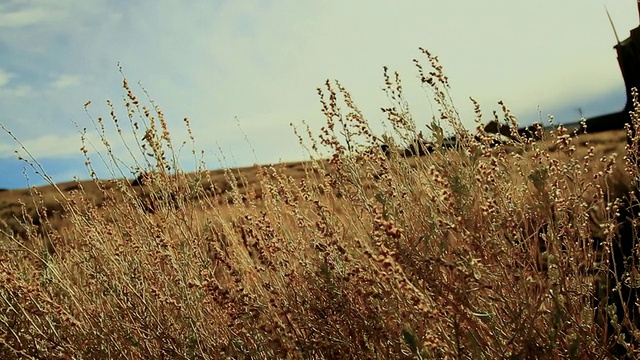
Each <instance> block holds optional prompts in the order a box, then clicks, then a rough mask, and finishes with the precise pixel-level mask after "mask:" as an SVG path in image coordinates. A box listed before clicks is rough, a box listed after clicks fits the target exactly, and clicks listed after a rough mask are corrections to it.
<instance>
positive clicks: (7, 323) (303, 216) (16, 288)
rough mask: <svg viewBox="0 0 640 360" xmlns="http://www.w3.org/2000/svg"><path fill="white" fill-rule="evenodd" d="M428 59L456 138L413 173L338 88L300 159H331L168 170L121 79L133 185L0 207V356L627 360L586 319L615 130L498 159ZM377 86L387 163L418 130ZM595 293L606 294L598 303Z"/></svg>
mask: <svg viewBox="0 0 640 360" xmlns="http://www.w3.org/2000/svg"><path fill="white" fill-rule="evenodd" d="M423 53H424V55H425V57H426V59H427V61H429V62H430V65H431V67H432V70H430V71H428V72H427V71H423V68H422V65H421V63H420V62H419V61H417V60H416V61H415V63H416V65H417V67H418V72H419V75H420V78H421V81H422V83H423V85H424V86H425V88H427V89H430V90H431V91H432V92H433V94H434V101H435V104H436V105H437V110H438V114H437V115H436V116H437V117H438V118H440V119H442V122H443V124H449V126H450V127H451V128H452V129H453V131H454V133H455V136H456V138H457V139H458V144H457V146H456V147H454V148H452V149H443V148H442V147H438V148H436V149H434V150H433V152H432V153H431V154H430V155H428V156H424V157H414V158H402V157H399V156H398V157H393V156H391V157H390V158H387V157H386V156H385V155H384V154H383V152H382V151H381V150H380V149H379V144H380V143H381V139H380V138H378V136H376V135H374V134H373V132H372V131H371V129H370V128H369V125H368V123H367V121H366V120H365V119H364V118H363V117H362V115H361V113H360V111H359V110H358V108H357V106H356V105H355V104H354V103H353V101H352V100H351V96H350V95H349V93H348V92H347V90H346V89H344V88H343V87H342V86H341V85H340V84H339V83H338V82H335V83H334V82H329V81H327V83H326V84H325V87H324V88H323V89H318V92H319V94H320V97H321V103H322V110H323V113H324V115H325V116H326V118H327V125H326V126H325V127H324V128H323V129H322V130H321V131H320V133H319V134H318V136H317V137H312V139H310V141H311V144H312V145H311V146H310V147H311V149H316V150H317V149H318V148H320V147H325V148H328V149H330V150H331V153H332V156H331V157H330V159H328V160H313V161H310V162H306V163H293V164H279V165H273V166H254V167H252V168H247V169H239V170H220V171H218V172H210V171H205V170H199V171H197V172H195V173H194V174H185V173H183V172H182V171H181V170H180V168H179V165H178V164H175V163H172V162H171V161H169V160H167V154H170V153H171V150H172V145H171V140H170V137H169V134H168V131H167V130H166V124H165V123H164V118H163V116H162V113H161V111H159V109H158V108H157V107H155V105H153V106H152V107H151V109H152V110H149V109H148V108H147V107H144V106H142V105H140V104H139V102H138V99H137V98H136V97H135V95H134V94H133V92H132V91H131V89H130V88H129V85H128V84H127V83H126V81H125V83H124V87H125V89H126V91H127V96H128V99H127V101H126V104H125V106H126V107H127V110H128V113H129V114H130V119H129V120H130V121H132V123H135V124H136V125H135V126H134V128H138V121H141V124H140V125H139V126H140V127H142V123H144V126H145V127H146V129H148V131H147V132H146V135H145V143H144V144H142V146H141V148H142V150H143V152H144V153H147V152H151V153H152V154H153V158H152V161H150V163H149V164H148V166H146V167H142V168H139V169H136V171H138V174H140V173H142V172H144V173H145V174H146V176H144V181H142V184H140V185H136V186H134V185H135V184H133V183H132V181H129V180H124V179H121V180H109V181H102V180H99V179H97V178H96V179H95V181H93V182H90V183H78V184H59V185H56V186H51V187H49V188H40V189H32V190H31V191H22V190H11V191H6V192H3V193H2V194H0V204H2V205H1V207H2V210H0V211H2V212H3V214H5V215H6V214H10V215H11V216H8V217H7V216H5V217H4V218H7V219H9V220H8V221H7V223H8V226H7V227H6V228H5V230H3V232H2V234H1V235H0V302H1V305H0V310H1V311H0V329H2V331H0V336H1V337H0V353H3V354H8V356H10V357H14V358H21V357H36V358H105V359H106V358H185V359H192V358H362V359H370V358H439V359H442V358H450V359H454V358H456V359H458V358H463V359H464V358H467V359H480V358H488V359H498V358H512V359H525V358H567V359H578V358H602V357H603V356H607V354H609V353H610V352H609V351H610V349H612V348H613V346H614V345H615V344H616V343H617V342H618V343H620V344H621V345H620V346H622V348H623V350H624V351H626V350H627V349H630V351H631V352H633V351H635V349H632V348H631V347H630V346H631V345H629V344H633V343H634V339H633V338H630V336H632V335H633V330H635V328H634V324H633V323H630V322H625V325H624V326H625V328H624V329H622V328H621V327H619V326H612V327H611V328H612V329H613V330H612V331H614V334H611V332H609V333H607V331H606V330H607V328H608V326H607V325H608V323H609V322H608V320H606V319H604V318H605V316H604V315H600V316H596V313H597V311H596V310H597V309H600V310H601V311H600V314H602V309H603V307H604V305H603V304H609V305H614V304H616V303H614V302H611V301H609V300H610V298H611V297H610V294H611V293H612V292H611V290H608V289H611V288H612V287H615V286H616V282H617V281H619V279H622V278H623V277H614V278H611V277H608V276H607V275H606V274H609V270H610V264H611V262H612V261H610V260H609V257H608V256H607V255H608V254H609V250H610V249H611V248H612V244H613V240H614V238H615V237H616V236H617V235H616V234H617V233H618V231H617V228H618V226H619V217H618V216H616V211H617V210H618V209H619V208H620V207H618V206H615V205H612V202H613V201H614V199H615V198H616V197H617V196H619V195H621V194H619V190H616V189H618V188H619V187H618V186H617V185H616V184H620V183H622V184H627V188H629V186H632V185H633V184H634V183H633V182H632V181H631V180H629V179H636V177H637V167H633V166H628V163H625V161H623V155H624V154H625V153H626V150H625V142H624V139H625V135H624V134H623V133H621V132H610V133H603V134H598V135H588V134H578V135H576V136H574V135H572V134H570V133H569V132H568V131H567V130H566V129H564V128H563V127H562V126H559V127H557V128H555V129H554V130H553V131H551V132H550V133H549V134H548V137H547V138H546V139H545V140H543V141H540V142H535V141H533V140H532V139H524V140H523V141H522V142H520V143H517V144H512V145H509V146H506V145H498V146H495V147H492V146H490V144H491V142H492V139H491V138H490V137H486V136H484V135H483V134H482V132H481V133H480V134H479V135H478V137H477V138H476V137H474V136H472V135H471V134H469V133H468V132H467V131H466V130H464V129H463V128H462V125H461V123H460V120H459V118H458V115H457V112H456V111H455V108H454V107H453V105H452V104H451V102H450V99H449V98H448V97H447V95H446V94H447V89H448V83H447V79H446V77H445V76H444V75H443V73H442V68H441V67H440V65H439V64H438V63H437V59H436V58H435V57H434V56H432V55H431V54H429V53H428V52H426V51H423ZM384 80H385V84H386V91H387V92H388V94H389V98H390V99H392V101H393V102H394V104H393V106H391V107H389V108H385V109H383V111H384V113H385V114H386V115H387V117H388V121H389V124H390V125H391V126H393V129H394V131H395V132H396V133H395V134H394V138H395V139H398V140H397V141H398V143H399V144H400V145H399V146H398V148H400V146H406V145H407V144H409V143H410V141H412V139H415V138H416V136H417V134H418V132H417V131H416V124H415V123H414V122H413V121H412V120H411V117H410V116H409V113H408V111H407V110H408V109H406V102H405V101H404V98H403V95H402V86H401V82H400V78H399V76H398V75H397V74H393V75H391V74H389V73H388V71H387V70H386V69H385V73H384ZM341 108H342V109H346V110H341ZM503 112H504V114H505V116H510V115H509V110H508V109H507V108H506V107H503ZM476 116H477V117H478V122H479V123H480V122H481V121H482V119H481V111H480V107H479V106H477V107H476ZM139 119H141V120H139ZM116 124H117V123H116ZM187 126H188V122H187ZM430 128H431V129H432V130H433V129H436V130H437V129H441V126H440V124H439V123H434V124H430ZM434 133H436V136H435V139H434V141H435V142H436V143H438V142H439V141H442V139H443V137H442V135H440V136H438V135H437V133H438V132H437V131H434ZM137 138H140V137H137ZM105 140H106V139H105ZM301 142H302V140H301ZM105 143H106V144H108V142H107V141H105ZM390 146H395V145H393V144H391V145H390ZM371 149H374V150H373V151H372V150H371ZM107 153H108V155H109V156H113V155H112V154H111V153H110V152H109V151H108V150H107ZM616 154H617V156H616ZM89 161H90V160H89ZM114 163H115V162H114ZM28 193H31V194H33V195H34V196H33V197H31V196H27V194H28ZM19 199H22V201H23V202H24V203H25V205H24V206H23V205H22V204H21V203H20V200H19ZM29 204H33V205H29ZM12 217H13V218H14V220H13V221H12V220H11V218H12ZM35 219H38V223H36V222H35ZM595 238H598V239H600V241H599V242H598V243H594V239H595ZM613 260H614V261H615V260H616V259H613ZM635 269H636V267H635V264H634V265H633V266H627V267H626V268H625V269H624V270H622V269H618V270H619V271H620V272H624V273H625V274H627V275H628V274H635V273H634V271H637V270H635ZM596 279H604V281H605V283H606V284H608V285H609V287H606V286H605V287H604V289H605V291H604V293H603V294H602V295H601V297H600V299H601V300H602V301H601V302H600V303H597V304H596V306H595V308H594V303H596V302H595V300H594V294H595V293H596V289H595V287H594V282H596V281H595V280H596ZM617 304H618V305H619V306H627V307H634V306H636V305H635V304H629V303H628V302H618V303H617ZM616 311H617V309H614V308H608V309H604V313H605V314H613V313H615V312H616ZM633 311H635V310H633ZM623 314H624V313H623ZM603 319H604V320H603ZM617 320H619V321H617V322H616V323H622V322H623V321H624V319H621V318H618V319H617ZM628 329H631V330H632V331H629V330H628ZM619 334H622V335H623V336H625V335H626V336H627V338H626V339H621V340H619V341H618V340H617V335H619ZM616 351H620V350H619V349H617V350H616Z"/></svg>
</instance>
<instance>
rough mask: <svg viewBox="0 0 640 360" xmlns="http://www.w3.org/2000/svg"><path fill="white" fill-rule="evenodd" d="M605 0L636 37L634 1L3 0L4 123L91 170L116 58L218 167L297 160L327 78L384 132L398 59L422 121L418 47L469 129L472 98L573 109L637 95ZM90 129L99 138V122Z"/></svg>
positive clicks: (33, 146)
mask: <svg viewBox="0 0 640 360" xmlns="http://www.w3.org/2000/svg"><path fill="white" fill-rule="evenodd" d="M604 6H606V7H607V8H608V9H609V12H610V13H611V16H612V18H613V20H614V22H615V24H616V26H617V29H618V33H619V35H620V37H621V38H626V37H627V36H628V31H629V30H630V29H631V28H633V27H635V26H637V24H638V13H637V10H636V4H635V2H634V1H631V0H627V1H620V0H601V1H590V0H587V1H585V0H563V1H552V0H538V1H497V0H486V1H481V2H480V1H474V2H471V1H464V2H463V1H459V0H458V1H436V0H403V1H397V2H390V1H382V0H367V1H364V0H361V1H340V2H338V1H324V2H319V1H306V0H279V1H266V0H262V1H258V0H255V1H251V0H246V1H204V0H202V1H200V0H194V1H188V2H187V1H163V0H160V1H159V0H155V1H151V0H141V1H136V2H124V1H107V0H102V1H101V0H95V1H85V0H57V1H48V0H20V1H18V0H9V1H6V0H5V1H2V2H0V54H1V55H2V56H0V109H2V111H1V112H0V123H2V124H3V125H4V126H6V127H7V128H8V129H10V130H11V131H12V132H13V133H14V134H15V135H16V136H17V137H18V138H19V139H20V140H21V141H22V142H23V143H24V144H25V145H26V147H27V148H28V149H29V151H30V152H31V153H32V154H33V155H34V156H35V157H36V158H37V159H38V160H39V161H41V163H42V164H43V165H44V166H45V169H46V170H47V172H48V173H49V174H50V175H51V176H52V177H53V178H54V180H56V181H68V180H71V179H72V177H73V176H78V177H80V178H82V179H85V178H87V171H86V169H85V167H84V160H83V158H82V157H81V153H80V150H79V149H80V135H79V133H78V130H77V128H76V125H75V124H74V122H75V123H77V124H78V126H79V127H80V128H82V127H88V128H89V129H90V130H91V129H92V125H91V122H90V120H89V118H88V116H87V115H86V114H85V113H84V110H83V104H84V103H85V102H86V101H87V100H91V101H92V105H91V106H90V108H89V111H90V113H91V115H92V116H94V117H96V118H97V117H99V116H102V117H108V114H109V112H108V109H107V107H106V105H105V101H106V100H107V99H111V100H112V101H113V102H114V103H115V104H116V106H117V107H118V109H119V111H123V110H122V109H123V106H122V97H123V95H124V93H123V91H122V90H121V87H120V85H121V81H122V79H121V75H120V74H119V72H118V68H117V64H118V62H119V63H120V64H121V65H122V66H123V68H124V73H125V75H126V76H127V78H128V80H129V82H130V83H131V84H132V85H133V88H134V90H138V91H137V93H138V94H139V95H141V91H139V88H138V87H137V85H136V84H137V82H138V81H140V82H141V83H142V84H143V85H144V86H145V88H146V89H147V90H148V91H149V93H150V95H151V97H152V98H153V99H154V100H155V101H156V103H157V104H158V105H159V106H160V107H161V108H162V109H163V110H164V113H165V115H166V118H167V120H168V121H169V127H170V129H171V130H172V134H173V137H174V140H175V141H176V142H177V143H179V142H180V141H181V140H183V139H186V136H187V135H186V131H185V130H184V127H183V125H182V118H184V117H189V118H190V120H191V124H192V128H193V131H194V134H195V136H196V146H197V148H198V149H201V150H204V151H205V160H206V163H207V166H208V167H209V168H219V167H220V166H222V165H224V164H223V162H221V161H220V160H219V159H220V153H219V150H218V149H219V148H220V149H222V151H223V152H224V154H225V156H226V159H227V162H228V165H231V166H244V165H251V164H253V163H254V162H258V163H270V162H279V161H291V160H299V159H302V158H303V157H304V156H305V153H304V152H303V151H302V150H301V149H300V147H299V145H298V143H297V140H296V138H295V137H294V135H293V133H292V131H291V128H290V125H289V124H290V123H294V124H300V123H301V121H302V120H306V121H307V122H308V123H309V124H310V125H311V127H312V129H314V130H317V129H319V128H320V126H322V125H323V118H322V114H321V112H320V105H319V102H318V98H317V94H316V90H315V89H316V88H317V87H318V86H321V85H322V84H323V82H324V80H325V79H327V78H331V79H339V80H340V81H341V82H342V83H343V84H344V85H346V86H347V88H348V89H349V90H350V92H351V93H352V95H353V97H354V99H355V100H356V102H357V104H358V105H359V106H360V107H361V108H362V110H363V111H364V113H365V115H366V116H367V117H368V118H369V119H370V121H371V122H372V123H373V124H374V128H375V129H378V130H380V131H382V129H383V128H382V127H381V126H379V124H380V122H381V120H382V119H383V115H382V114H381V113H380V111H379V110H378V109H379V108H380V107H381V106H387V105H388V102H387V100H386V97H385V95H384V93H383V92H382V91H381V88H382V85H383V82H382V76H381V74H382V66H384V65H387V66H389V67H390V68H391V69H392V70H398V71H400V73H401V74H402V75H403V79H404V85H405V91H406V92H407V98H408V100H409V101H410V105H411V106H412V109H413V113H414V116H415V118H416V119H417V121H418V123H419V125H420V124H422V125H424V124H425V123H426V120H424V121H421V119H428V118H430V115H431V113H430V107H429V103H428V101H427V100H426V99H425V95H424V92H423V91H422V90H421V89H420V87H419V84H418V82H417V81H416V72H415V70H414V68H413V64H412V61H411V60H412V59H413V58H415V57H419V56H420V54H419V51H418V47H420V46H422V47H425V48H427V49H429V50H430V51H431V52H433V53H435V54H437V55H439V57H440V60H441V62H442V65H443V66H444V69H445V72H446V73H447V75H448V76H449V78H450V82H451V86H452V95H453V98H454V100H455V102H456V105H457V107H458V109H459V111H460V113H461V116H462V117H463V122H464V123H465V124H466V125H468V126H469V127H471V126H472V125H473V113H472V108H471V105H470V104H469V101H468V100H467V99H468V97H469V96H473V97H474V98H476V99H477V100H479V101H480V103H481V105H482V106H483V110H484V113H485V114H490V113H491V111H492V110H496V109H498V105H497V101H498V100H504V101H505V102H506V103H507V105H508V106H509V107H510V108H511V109H512V110H513V111H514V113H515V114H516V115H518V116H519V117H520V120H521V122H523V123H529V122H532V121H535V120H538V110H539V111H540V112H541V113H542V114H543V116H545V115H546V114H549V113H552V114H554V115H555V116H556V118H557V119H558V120H564V119H569V120H574V118H577V117H578V110H577V109H578V108H582V110H583V114H584V115H585V116H595V115H599V114H603V113H608V112H612V111H616V110H619V109H621V108H622V106H623V105H624V87H623V83H622V77H621V75H620V71H619V69H618V65H617V61H616V58H615V52H614V50H613V48H612V47H613V45H614V44H615V38H614V36H613V32H612V30H611V27H610V25H609V22H608V20H607V17H606V14H605V11H604ZM121 118H123V119H124V114H122V115H121ZM236 119H237V120H236ZM240 128H241V129H242V130H240ZM110 133H111V132H110ZM245 134H246V138H247V139H248V141H249V144H250V145H249V144H248V143H247V140H246V139H245ZM89 138H90V139H92V140H93V141H94V142H95V143H96V145H99V140H98V137H97V136H96V134H95V132H91V133H90V135H89ZM112 139H113V144H114V151H115V152H116V154H117V155H118V156H119V157H121V158H122V159H123V161H125V163H126V162H127V159H128V158H127V156H126V148H125V147H124V146H123V145H122V144H121V143H120V142H118V141H116V140H117V137H113V138H112ZM125 140H126V141H132V140H133V139H132V138H131V137H130V136H129V137H128V138H126V139H125ZM15 149H17V145H16V144H15V142H14V141H13V140H12V139H11V138H10V137H9V136H7V135H6V134H4V133H0V188H20V187H25V186H26V185H27V182H26V180H25V178H24V176H23V174H22V167H23V166H24V164H22V163H21V162H19V161H18V160H17V159H16V156H15V154H14V150H15ZM185 152H186V153H188V151H185ZM184 158H185V159H186V163H185V164H184V167H185V168H186V169H190V166H189V163H190V162H191V163H192V162H193V161H192V160H193V159H191V161H190V162H189V160H190V159H189V157H188V156H185V157H184ZM96 162H99V159H97V158H96ZM96 162H94V164H96ZM96 166H98V167H99V168H104V166H102V167H101V166H99V164H96ZM100 175H103V176H107V175H108V173H107V172H104V171H100ZM42 182H43V181H42V180H40V179H38V178H37V177H33V176H32V177H30V183H31V184H41V183H42Z"/></svg>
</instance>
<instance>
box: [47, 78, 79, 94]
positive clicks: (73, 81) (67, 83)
mask: <svg viewBox="0 0 640 360" xmlns="http://www.w3.org/2000/svg"><path fill="white" fill-rule="evenodd" d="M80 85H82V76H80V75H70V74H64V75H59V76H58V77H56V78H55V79H54V80H53V82H52V83H51V87H52V88H53V89H54V90H64V89H68V88H72V87H77V86H80Z"/></svg>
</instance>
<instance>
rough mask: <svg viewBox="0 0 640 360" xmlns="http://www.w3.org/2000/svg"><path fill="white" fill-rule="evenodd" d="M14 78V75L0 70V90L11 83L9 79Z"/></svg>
mask: <svg viewBox="0 0 640 360" xmlns="http://www.w3.org/2000/svg"><path fill="white" fill-rule="evenodd" d="M13 77H15V74H12V73H10V72H7V71H6V70H3V69H1V68H0V88H2V87H4V86H5V85H7V84H8V83H9V81H11V78H13Z"/></svg>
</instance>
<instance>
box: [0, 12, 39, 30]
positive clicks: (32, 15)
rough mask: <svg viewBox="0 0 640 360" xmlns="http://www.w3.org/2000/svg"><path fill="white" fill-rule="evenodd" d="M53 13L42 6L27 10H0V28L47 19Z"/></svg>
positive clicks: (20, 25)
mask: <svg viewBox="0 0 640 360" xmlns="http://www.w3.org/2000/svg"><path fill="white" fill-rule="evenodd" d="M50 15H51V14H47V11H46V10H45V9H44V8H42V7H40V8H32V9H27V10H20V11H13V12H0V28H17V27H24V26H28V25H33V24H37V23H41V22H43V21H46V20H47V19H48V18H49V16H50Z"/></svg>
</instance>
